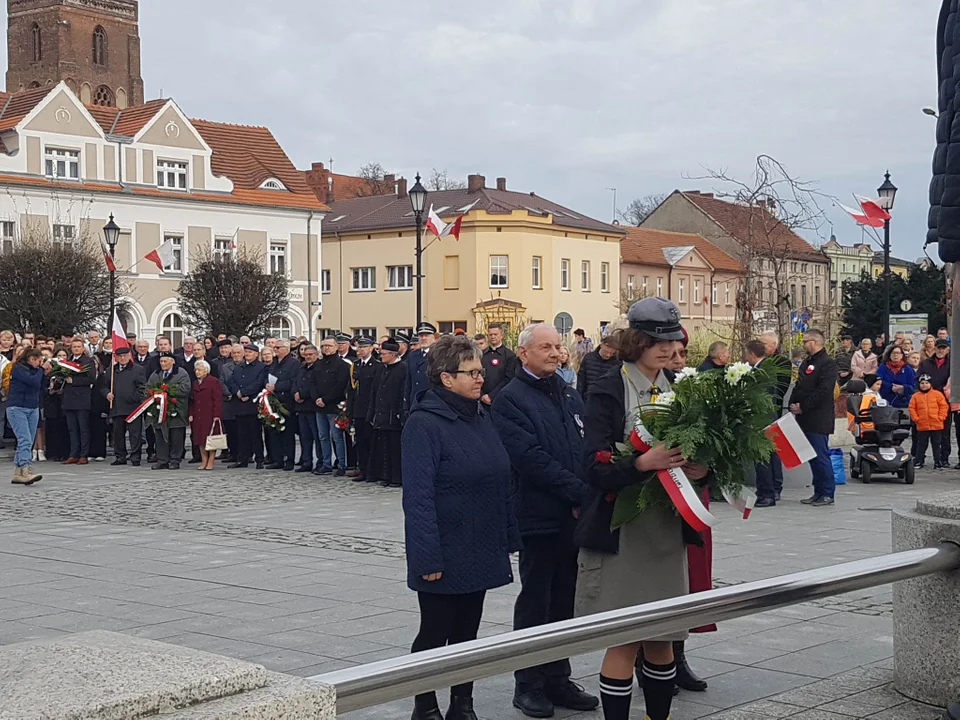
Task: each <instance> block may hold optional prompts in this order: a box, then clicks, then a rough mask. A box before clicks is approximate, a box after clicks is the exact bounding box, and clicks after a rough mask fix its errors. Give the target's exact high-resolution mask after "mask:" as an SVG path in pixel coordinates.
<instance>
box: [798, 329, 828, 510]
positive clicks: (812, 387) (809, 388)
mask: <svg viewBox="0 0 960 720" xmlns="http://www.w3.org/2000/svg"><path fill="white" fill-rule="evenodd" d="M823 346H824V337H823V333H822V332H820V331H819V330H808V331H807V332H806V333H805V334H804V336H803V349H804V350H806V352H807V359H806V360H804V361H803V363H802V364H801V365H800V370H799V374H798V375H797V383H796V385H794V388H793V394H792V395H791V396H790V412H792V413H793V414H794V415H796V416H797V423H798V424H799V425H800V429H801V430H803V434H804V435H806V436H807V440H808V441H809V442H810V444H811V445H812V446H813V449H814V450H815V451H816V453H817V456H816V457H815V458H814V459H813V460H811V461H810V470H811V472H812V474H813V495H811V496H810V497H809V498H807V499H806V500H802V501H801V502H803V504H804V505H813V506H815V507H821V506H824V505H833V495H834V492H835V490H836V485H835V483H834V478H833V464H832V463H831V462H830V435H831V434H832V433H833V429H834V414H835V413H834V403H833V392H834V389H835V388H836V386H837V378H838V376H839V371H838V370H837V363H836V361H835V360H834V359H833V358H832V357H830V356H829V355H828V354H827V351H826V350H824V348H823Z"/></svg>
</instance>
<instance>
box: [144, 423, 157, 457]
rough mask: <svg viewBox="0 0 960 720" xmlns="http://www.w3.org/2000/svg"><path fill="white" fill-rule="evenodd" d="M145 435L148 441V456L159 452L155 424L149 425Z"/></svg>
mask: <svg viewBox="0 0 960 720" xmlns="http://www.w3.org/2000/svg"><path fill="white" fill-rule="evenodd" d="M143 435H144V439H145V440H146V441H147V457H154V456H155V455H156V454H157V433H156V431H155V430H154V429H153V426H152V425H148V426H147V430H146V432H144V434H143Z"/></svg>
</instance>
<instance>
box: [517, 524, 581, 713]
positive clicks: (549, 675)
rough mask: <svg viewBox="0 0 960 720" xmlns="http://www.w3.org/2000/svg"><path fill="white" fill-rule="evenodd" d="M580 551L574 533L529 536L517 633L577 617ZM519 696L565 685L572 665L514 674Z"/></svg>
mask: <svg viewBox="0 0 960 720" xmlns="http://www.w3.org/2000/svg"><path fill="white" fill-rule="evenodd" d="M577 554H578V550H577V547H576V546H575V545H574V544H573V529H572V527H571V529H570V530H568V531H560V532H554V533H549V534H545V535H525V536H524V537H523V550H521V551H520V594H519V595H518V596H517V603H516V605H514V608H513V629H514V630H523V629H525V628H531V627H536V626H538V625H546V624H547V623H553V622H558V621H560V620H569V619H570V618H572V617H573V603H574V596H575V593H576V590H577ZM514 678H515V680H516V692H517V694H518V695H519V694H521V693H526V692H530V691H532V690H543V689H545V688H548V687H551V686H553V687H555V686H557V685H562V684H563V683H565V682H566V681H567V680H568V679H569V678H570V661H569V660H555V661H553V662H549V663H545V664H543V665H537V666H535V667H530V668H525V669H523V670H517V671H516V672H515V673H514Z"/></svg>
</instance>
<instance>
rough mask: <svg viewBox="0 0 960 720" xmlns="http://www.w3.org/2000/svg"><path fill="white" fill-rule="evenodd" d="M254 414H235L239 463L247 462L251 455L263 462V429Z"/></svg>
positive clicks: (237, 458)
mask: <svg viewBox="0 0 960 720" xmlns="http://www.w3.org/2000/svg"><path fill="white" fill-rule="evenodd" d="M260 428H261V425H260V420H259V419H258V418H257V416H256V415H238V416H237V451H238V452H239V455H236V456H235V457H236V460H237V462H239V463H249V462H250V458H251V457H255V458H256V459H257V462H263V431H262V430H261V429H260Z"/></svg>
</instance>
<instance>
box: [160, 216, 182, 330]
mask: <svg viewBox="0 0 960 720" xmlns="http://www.w3.org/2000/svg"><path fill="white" fill-rule="evenodd" d="M163 241H164V242H169V243H170V244H171V245H172V246H173V262H172V263H170V264H169V265H167V266H166V267H165V268H164V270H169V271H170V272H183V236H181V235H164V236H163ZM174 347H177V346H174Z"/></svg>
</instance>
